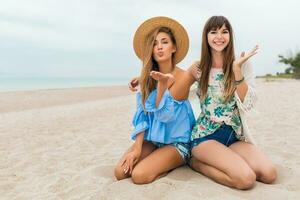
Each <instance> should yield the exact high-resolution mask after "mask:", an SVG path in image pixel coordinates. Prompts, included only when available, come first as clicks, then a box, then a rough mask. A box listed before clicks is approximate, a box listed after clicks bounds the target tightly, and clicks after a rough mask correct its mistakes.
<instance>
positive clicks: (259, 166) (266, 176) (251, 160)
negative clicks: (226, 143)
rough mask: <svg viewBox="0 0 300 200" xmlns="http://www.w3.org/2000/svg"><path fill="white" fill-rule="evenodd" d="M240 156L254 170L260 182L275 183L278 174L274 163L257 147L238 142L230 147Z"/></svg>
mask: <svg viewBox="0 0 300 200" xmlns="http://www.w3.org/2000/svg"><path fill="white" fill-rule="evenodd" d="M229 148H230V149H232V150H233V151H234V152H236V153H237V154H239V155H240V156H241V157H242V158H243V159H244V160H245V161H246V162H247V163H248V165H249V166H250V167H251V168H252V170H253V171H254V172H255V174H256V178H257V180H258V181H261V182H263V183H273V182H274V181H275V180H276V177H277V172H276V168H275V166H274V165H273V163H272V162H271V161H270V160H269V159H268V158H267V157H266V156H265V154H264V153H263V152H262V151H260V150H259V149H258V148H257V147H256V146H254V145H252V144H249V143H246V142H242V141H239V142H236V143H234V144H232V145H231V146H230V147H229Z"/></svg>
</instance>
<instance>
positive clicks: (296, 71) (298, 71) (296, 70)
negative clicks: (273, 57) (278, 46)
mask: <svg viewBox="0 0 300 200" xmlns="http://www.w3.org/2000/svg"><path fill="white" fill-rule="evenodd" d="M278 57H279V58H280V60H279V62H281V63H284V64H287V65H290V67H289V68H287V69H286V70H285V71H286V72H292V73H293V75H294V77H295V78H296V79H300V52H299V53H297V54H296V55H295V56H290V57H288V58H285V57H284V56H282V55H279V56H278Z"/></svg>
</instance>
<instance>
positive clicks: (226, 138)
mask: <svg viewBox="0 0 300 200" xmlns="http://www.w3.org/2000/svg"><path fill="white" fill-rule="evenodd" d="M207 140H215V141H218V142H220V143H222V144H224V145H225V146H227V147H229V146H230V145H232V144H233V143H235V142H237V141H239V140H238V139H237V137H236V136H235V132H234V130H233V128H232V127H231V126H229V125H226V124H223V125H222V126H221V127H220V128H218V129H217V130H216V131H215V132H214V133H213V134H210V135H207V136H205V137H201V138H197V139H194V140H193V141H191V148H194V147H195V146H197V145H199V144H200V143H202V142H204V141H207Z"/></svg>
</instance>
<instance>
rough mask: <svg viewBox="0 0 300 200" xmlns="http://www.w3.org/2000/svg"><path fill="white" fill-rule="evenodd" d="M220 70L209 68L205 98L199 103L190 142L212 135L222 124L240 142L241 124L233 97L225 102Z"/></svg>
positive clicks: (222, 78)
mask: <svg viewBox="0 0 300 200" xmlns="http://www.w3.org/2000/svg"><path fill="white" fill-rule="evenodd" d="M223 81H224V74H223V71H222V69H218V68H211V71H210V75H209V83H208V89H207V97H206V98H205V99H203V100H202V101H201V102H200V106H201V113H200V115H199V117H198V119H197V122H196V125H195V126H194V128H193V131H192V135H191V140H194V139H197V138H201V137H205V136H207V135H210V134H212V133H214V132H215V131H216V130H217V129H218V128H219V127H220V126H221V125H222V124H223V123H225V124H227V125H230V126H231V127H232V128H233V130H234V131H235V133H236V136H237V138H238V139H240V140H242V139H243V135H242V122H241V118H240V114H239V110H238V107H237V103H236V100H235V98H234V96H233V97H232V98H231V99H230V100H229V101H228V102H225V97H224V96H223V93H224V82H223ZM200 95H201V94H200Z"/></svg>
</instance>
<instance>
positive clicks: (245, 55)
mask: <svg viewBox="0 0 300 200" xmlns="http://www.w3.org/2000/svg"><path fill="white" fill-rule="evenodd" d="M257 50H258V45H256V46H255V47H254V48H253V49H252V50H251V51H250V52H248V53H245V52H242V53H241V56H240V57H239V58H238V59H236V60H235V61H233V67H234V68H235V67H239V68H240V67H241V66H242V65H243V64H244V63H245V62H246V61H247V60H248V59H249V58H251V57H252V56H254V55H255V54H257Z"/></svg>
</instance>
